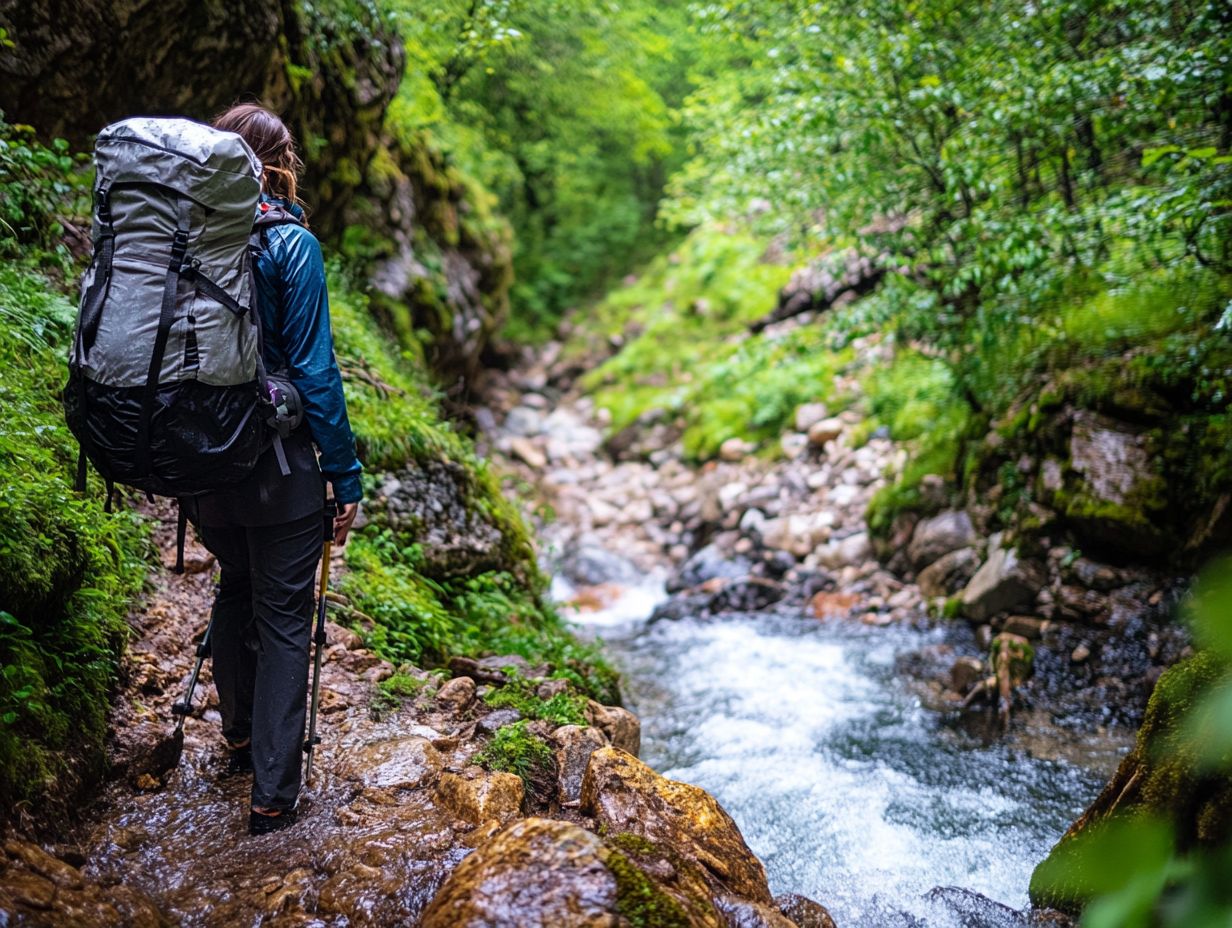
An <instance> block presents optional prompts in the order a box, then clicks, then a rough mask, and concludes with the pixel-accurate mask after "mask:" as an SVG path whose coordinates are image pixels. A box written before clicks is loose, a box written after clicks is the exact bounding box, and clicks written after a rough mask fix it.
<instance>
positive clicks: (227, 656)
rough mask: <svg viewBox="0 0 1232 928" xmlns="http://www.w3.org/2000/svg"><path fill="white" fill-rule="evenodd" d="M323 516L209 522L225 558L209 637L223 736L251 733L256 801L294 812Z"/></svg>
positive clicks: (207, 534)
mask: <svg viewBox="0 0 1232 928" xmlns="http://www.w3.org/2000/svg"><path fill="white" fill-rule="evenodd" d="M321 525H322V513H320V512H317V513H314V514H312V515H308V516H304V517H303V518H300V519H296V520H295V521H293V522H284V523H281V524H278V525H262V526H241V525H227V526H211V525H202V526H200V529H199V532H200V537H201V541H202V543H203V544H204V545H205V547H206V548H208V549H209V550H210V552H211V553H212V554H213V555H214V556H215V557H216V558H217V559H218V564H219V567H220V568H221V571H222V578H221V581H220V582H219V586H218V595H217V596H216V597H215V599H214V631H213V633H212V640H211V643H210V649H211V653H212V655H213V670H214V685H215V686H216V687H217V689H218V703H219V709H220V710H221V714H222V731H223V736H224V737H225V738H226V739H227V741H228V742H229V743H231V744H232V745H235V744H242V743H243V742H244V741H245V740H246V739H248V738H251V739H252V762H253V768H254V774H253V784H252V804H253V805H254V806H258V807H260V808H268V809H283V810H286V809H291V808H293V807H294V806H295V801H296V798H297V797H298V795H299V787H300V767H301V762H302V758H303V744H304V715H305V713H306V700H307V692H308V647H309V640H310V638H311V632H312V617H313V605H314V589H313V585H314V584H313V581H314V578H315V575H316V567H317V565H318V564H319V563H320V560H321V545H322V539H321Z"/></svg>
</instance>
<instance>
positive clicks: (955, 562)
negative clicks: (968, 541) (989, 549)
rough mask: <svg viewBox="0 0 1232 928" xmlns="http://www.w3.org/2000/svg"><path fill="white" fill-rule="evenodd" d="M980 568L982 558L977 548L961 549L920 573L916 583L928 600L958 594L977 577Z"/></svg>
mask: <svg viewBox="0 0 1232 928" xmlns="http://www.w3.org/2000/svg"><path fill="white" fill-rule="evenodd" d="M979 567H980V556H979V554H978V553H977V552H976V550H975V548H959V549H958V550H957V551H951V552H950V553H949V554H943V555H942V556H941V557H939V558H937V560H935V561H933V562H932V563H931V564H929V565H928V566H927V567H925V568H924V569H923V570H921V571H920V574H919V576H918V577H916V583H917V584H918V585H919V587H920V593H921V594H923V595H924V596H925V597H926V598H928V599H933V598H935V597H938V596H949V595H950V594H951V593H957V592H958V591H959V590H961V589H962V588H963V587H965V586H966V585H967V584H968V583H970V582H971V578H972V577H974V576H975V572H976V571H977V570H979Z"/></svg>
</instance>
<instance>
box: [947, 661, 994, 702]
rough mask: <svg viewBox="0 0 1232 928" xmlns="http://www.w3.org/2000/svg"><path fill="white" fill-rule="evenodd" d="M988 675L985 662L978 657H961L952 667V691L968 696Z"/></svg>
mask: <svg viewBox="0 0 1232 928" xmlns="http://www.w3.org/2000/svg"><path fill="white" fill-rule="evenodd" d="M987 675H988V673H987V671H986V670H985V668H984V662H983V661H982V660H980V659H979V658H978V657H960V658H958V660H956V661H954V664H953V666H951V667H950V689H952V690H953V691H954V692H955V693H958V694H959V695H960V696H966V695H967V693H969V692H971V689H972V688H973V687H974V686H975V684H977V683H979V682H980V681H981V680H983V679H984V677H986V676H987Z"/></svg>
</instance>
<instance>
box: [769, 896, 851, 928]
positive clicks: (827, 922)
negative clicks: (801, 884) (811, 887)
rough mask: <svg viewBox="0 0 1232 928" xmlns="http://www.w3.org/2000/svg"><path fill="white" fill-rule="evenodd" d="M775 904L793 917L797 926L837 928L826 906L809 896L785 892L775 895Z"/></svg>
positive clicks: (802, 927) (800, 927)
mask: <svg viewBox="0 0 1232 928" xmlns="http://www.w3.org/2000/svg"><path fill="white" fill-rule="evenodd" d="M774 904H775V905H776V906H778V909H779V911H780V912H782V913H783V914H784V915H786V916H787V917H788V918H790V919H791V921H792V923H793V924H794V925H795V926H796V928H836V926H835V924H834V919H833V918H831V917H830V913H829V911H827V910H826V907H825V906H824V905H822V904H821V903H820V902H814V901H813V900H812V899H810V898H808V896H801V895H798V894H796V893H783V894H781V895H778V896H775V897H774Z"/></svg>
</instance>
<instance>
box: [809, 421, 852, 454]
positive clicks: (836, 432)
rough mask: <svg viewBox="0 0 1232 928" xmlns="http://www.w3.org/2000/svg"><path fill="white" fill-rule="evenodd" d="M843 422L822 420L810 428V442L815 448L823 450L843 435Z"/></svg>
mask: <svg viewBox="0 0 1232 928" xmlns="http://www.w3.org/2000/svg"><path fill="white" fill-rule="evenodd" d="M843 428H844V425H843V420H842V419H838V418H833V417H832V418H829V419H822V420H821V421H819V422H814V423H813V424H812V425H811V426H809V430H808V440H809V444H810V445H812V446H813V447H814V448H821V447H823V446H824V445H825V444H826V443H827V442H831V441H833V440H834V439H836V438H838V437H839V436H840V435H842V434H843Z"/></svg>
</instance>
